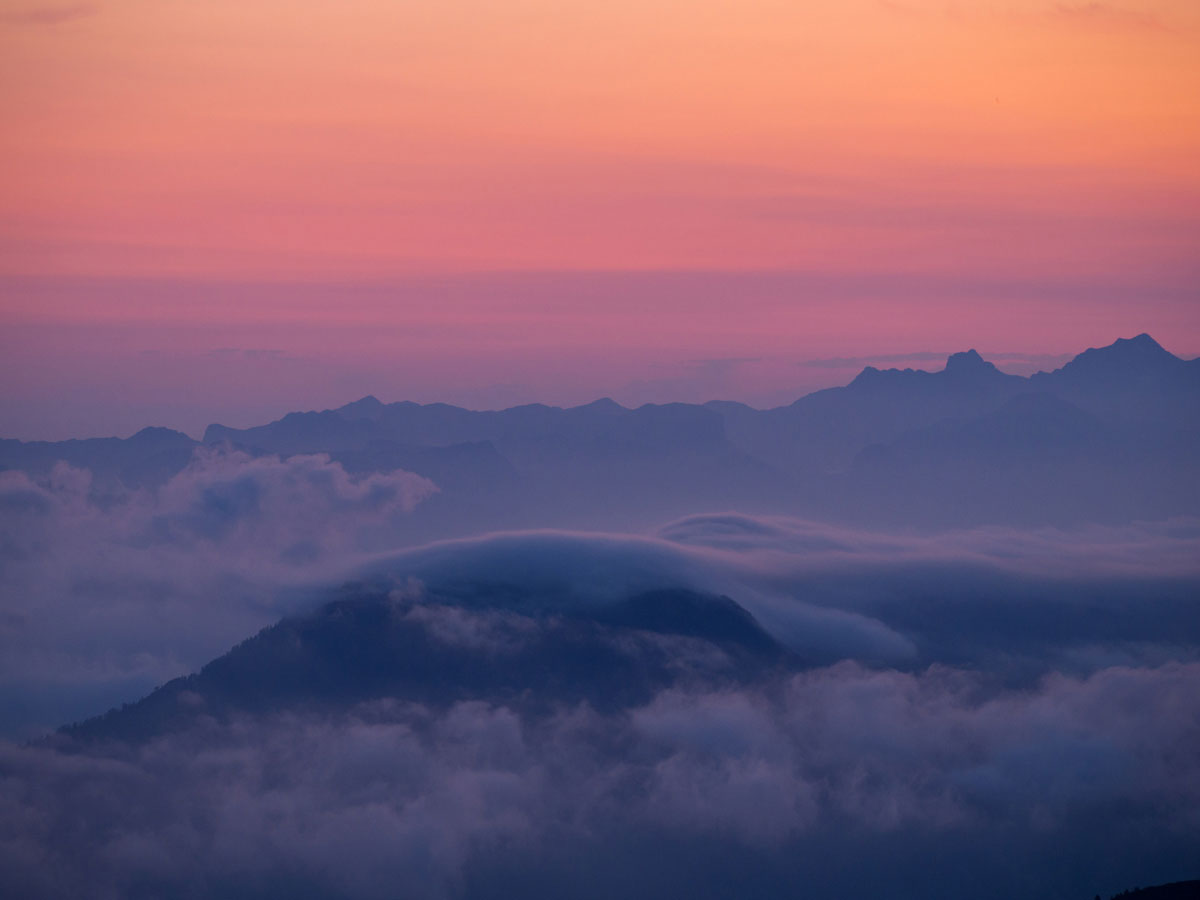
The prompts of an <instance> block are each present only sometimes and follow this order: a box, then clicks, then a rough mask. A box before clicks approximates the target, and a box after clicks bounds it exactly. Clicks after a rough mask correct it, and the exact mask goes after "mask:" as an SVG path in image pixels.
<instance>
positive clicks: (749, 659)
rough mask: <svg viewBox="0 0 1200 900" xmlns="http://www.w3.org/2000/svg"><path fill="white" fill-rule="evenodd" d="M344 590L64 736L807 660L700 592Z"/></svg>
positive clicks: (593, 691) (666, 679) (539, 698)
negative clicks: (613, 599) (607, 600)
mask: <svg viewBox="0 0 1200 900" xmlns="http://www.w3.org/2000/svg"><path fill="white" fill-rule="evenodd" d="M342 593H343V594H344V596H342V597H340V598H339V599H337V600H334V601H332V602H329V603H327V604H325V605H324V606H322V607H321V608H319V609H318V610H316V611H315V612H313V613H310V614H308V615H302V616H293V617H289V618H285V619H283V620H282V621H280V622H279V623H277V624H276V625H273V626H271V627H269V628H266V629H264V630H263V631H261V632H259V633H258V634H257V635H256V636H254V637H252V638H250V639H248V640H246V641H243V642H242V643H241V644H239V645H238V646H237V647H235V648H234V649H233V650H231V651H229V652H228V653H226V654H225V655H223V656H221V657H219V658H217V659H215V660H213V661H212V662H210V663H209V664H208V665H206V666H204V667H203V668H202V669H201V670H200V671H199V672H197V673H196V674H194V675H189V676H187V677H185V678H178V679H175V680H174V681H171V682H169V683H167V684H165V685H163V686H162V687H160V688H158V689H157V690H155V691H154V692H153V693H151V694H150V695H149V696H147V697H146V698H144V699H143V700H140V701H138V702H136V703H133V704H128V705H126V706H124V707H122V708H120V709H116V710H113V711H111V712H109V713H107V714H105V715H103V716H100V717H98V718H95V719H90V720H88V721H86V722H82V723H79V724H76V725H72V726H68V727H67V728H64V729H63V730H62V732H61V734H60V736H59V738H58V741H59V742H60V743H61V742H63V741H65V742H66V744H65V745H64V746H67V747H70V746H71V744H72V743H73V742H77V743H84V744H86V743H91V742H95V741H104V740H123V741H127V740H143V739H148V738H150V737H153V736H156V735H160V734H165V733H168V732H172V731H178V730H186V729H188V728H191V727H194V726H196V725H198V724H202V723H203V722H204V721H207V720H210V719H214V718H215V719H216V720H218V721H225V720H228V719H229V718H230V717H232V716H235V715H239V714H241V715H261V714H273V713H280V712H287V711H293V712H295V711H318V712H320V711H326V712H337V711H339V710H345V709H348V708H351V707H353V706H354V705H356V704H360V703H364V702H368V701H374V700H380V699H384V698H388V699H391V700H396V701H401V702H412V703H420V704H424V705H426V706H429V707H431V708H446V707H448V706H450V705H453V704H454V703H457V702H460V701H466V700H486V701H488V702H491V703H497V704H503V705H507V706H509V707H512V708H514V709H521V710H523V711H525V712H529V713H531V714H537V713H538V712H539V711H550V710H552V709H554V708H557V707H560V706H562V705H575V704H578V703H580V702H586V703H588V704H590V705H591V706H592V707H593V708H595V709H598V710H602V711H614V710H618V709H624V708H631V707H635V706H638V705H641V704H644V703H646V702H648V701H649V700H650V699H651V698H652V697H653V696H655V695H656V694H657V693H658V692H660V691H662V690H663V689H665V688H669V687H673V686H677V685H678V686H687V687H692V688H696V687H707V688H721V687H727V686H734V685H739V684H748V683H751V682H754V681H758V680H760V679H762V678H764V677H766V676H768V675H769V674H771V673H772V672H775V671H777V670H781V669H786V668H789V667H796V666H797V665H798V663H799V660H798V658H797V657H795V656H794V655H793V654H791V653H790V652H789V651H786V650H785V649H784V648H782V647H781V646H780V645H779V644H778V643H777V642H776V641H775V640H774V639H773V638H772V637H770V636H769V635H768V634H767V633H766V632H765V631H764V630H763V629H762V627H761V626H760V625H759V624H758V622H757V621H756V620H755V619H754V617H753V616H752V615H751V614H750V613H749V612H747V611H746V610H745V609H743V608H742V607H741V606H739V605H738V604H737V603H735V602H734V601H733V600H731V599H729V598H728V597H722V596H717V595H709V594H701V593H697V592H695V591H690V590H683V589H676V590H658V591H652V592H648V593H640V594H634V595H633V596H630V597H627V598H626V599H624V600H622V601H620V602H618V603H615V604H611V605H608V606H605V607H601V608H599V609H591V610H574V611H571V612H569V613H563V612H550V611H546V610H541V611H539V610H537V609H536V605H535V608H529V607H528V606H527V605H526V606H524V607H523V605H522V604H521V602H520V600H519V598H517V599H514V597H513V596H512V595H511V593H507V592H506V593H503V594H500V595H495V596H490V595H487V594H485V595H482V596H481V595H479V594H475V593H470V592H468V593H460V594H455V593H454V592H440V593H437V594H432V595H428V596H424V597H421V598H420V599H417V600H412V599H405V598H399V599H397V598H396V596H395V595H394V594H393V593H390V592H385V591H382V590H379V589H376V588H372V587H370V586H367V585H357V586H353V587H349V588H346V589H343V592H342ZM516 610H523V611H521V612H517V611H516Z"/></svg>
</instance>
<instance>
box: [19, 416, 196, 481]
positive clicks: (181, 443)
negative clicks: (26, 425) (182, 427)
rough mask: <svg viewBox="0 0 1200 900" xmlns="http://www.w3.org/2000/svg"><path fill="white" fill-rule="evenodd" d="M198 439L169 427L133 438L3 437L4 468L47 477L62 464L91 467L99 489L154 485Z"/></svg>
mask: <svg viewBox="0 0 1200 900" xmlns="http://www.w3.org/2000/svg"><path fill="white" fill-rule="evenodd" d="M196 446H197V445H196V442H195V441H193V440H192V439H191V438H190V437H188V436H187V435H186V434H183V433H182V432H179V431H172V430H171V429H169V428H153V427H152V428H143V429H142V430H141V431H139V432H138V433H137V434H135V435H133V436H132V437H129V438H126V439H124V440H122V439H121V438H89V439H86V440H69V441H28V442H26V441H15V440H0V469H20V470H22V471H24V472H28V473H29V474H31V475H38V476H43V475H46V474H47V473H49V472H50V470H51V469H53V468H54V466H55V464H56V463H58V462H65V463H68V464H69V465H72V466H75V467H76V468H81V469H88V470H90V471H91V473H92V476H93V479H94V481H95V482H96V484H97V486H98V487H101V488H104V489H109V488H112V487H114V486H116V485H119V484H124V485H125V486H127V487H131V488H138V487H155V486H158V485H160V484H162V483H164V482H165V481H167V480H168V479H169V478H170V477H171V476H172V475H174V474H175V473H177V472H179V471H180V470H181V469H183V468H184V466H186V465H187V464H188V462H189V461H190V460H191V458H192V453H193V452H194V450H195V448H196Z"/></svg>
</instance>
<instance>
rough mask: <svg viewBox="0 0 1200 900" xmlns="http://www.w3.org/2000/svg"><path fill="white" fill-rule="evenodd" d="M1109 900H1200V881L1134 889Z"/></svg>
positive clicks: (1176, 882) (1113, 896)
mask: <svg viewBox="0 0 1200 900" xmlns="http://www.w3.org/2000/svg"><path fill="white" fill-rule="evenodd" d="M1096 896H1097V897H1099V896H1100V895H1099V894H1097V895H1096ZM1109 900H1200V881H1173V882H1171V883H1170V884H1160V885H1156V886H1155V887H1146V888H1140V887H1139V888H1133V889H1131V890H1125V891H1121V893H1119V894H1113V895H1112V896H1111V897H1110V898H1109Z"/></svg>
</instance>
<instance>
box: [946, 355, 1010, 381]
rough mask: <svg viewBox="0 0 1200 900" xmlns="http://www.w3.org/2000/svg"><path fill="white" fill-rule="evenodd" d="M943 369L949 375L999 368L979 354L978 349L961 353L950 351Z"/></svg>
mask: <svg viewBox="0 0 1200 900" xmlns="http://www.w3.org/2000/svg"><path fill="white" fill-rule="evenodd" d="M945 371H946V372H947V373H948V374H950V375H964V374H972V375H974V374H981V373H984V372H987V373H991V372H996V371H999V370H998V369H997V368H996V367H995V366H994V365H992V364H991V363H990V362H988V361H987V360H986V359H984V358H983V357H982V356H980V355H979V351H978V350H967V351H964V352H963V353H952V354H951V355H950V357H949V359H947V360H946V368H945Z"/></svg>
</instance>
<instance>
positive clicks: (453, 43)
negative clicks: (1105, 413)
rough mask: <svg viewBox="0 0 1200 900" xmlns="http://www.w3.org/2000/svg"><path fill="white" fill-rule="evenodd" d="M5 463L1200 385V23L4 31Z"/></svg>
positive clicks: (1059, 20) (828, 6)
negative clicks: (370, 426)
mask: <svg viewBox="0 0 1200 900" xmlns="http://www.w3.org/2000/svg"><path fill="white" fill-rule="evenodd" d="M0 116H2V118H3V122H4V127H3V129H2V130H0V298H2V300H0V302H2V307H0V310H2V319H0V326H2V331H0V356H2V359H0V437H20V438H51V439H57V438H64V437H70V436H91V435H99V434H113V433H116V434H128V433H130V432H132V431H133V430H136V429H137V428H138V427H141V426H143V425H149V424H162V425H169V426H172V427H177V428H181V429H184V430H187V431H189V432H191V433H193V434H195V433H198V431H199V430H200V429H201V428H202V427H203V426H204V424H206V423H207V422H209V421H223V422H225V423H227V424H231V425H244V424H251V423H255V422H259V421H262V420H264V419H265V418H270V417H274V416H277V415H279V414H282V413H283V412H285V411H287V410H289V409H298V408H300V409H303V408H321V407H324V406H331V405H338V404H341V403H344V402H347V401H349V400H352V399H355V398H357V397H359V396H362V395H363V394H366V393H374V394H376V395H377V396H379V397H380V399H382V400H385V401H390V400H398V399H412V400H419V401H431V400H445V401H450V402H458V403H463V404H465V405H471V406H476V407H495V406H506V405H511V404H514V403H518V402H528V401H533V400H540V401H544V402H551V403H573V402H586V401H588V400H591V399H595V398H596V397H598V396H602V395H610V396H613V397H615V398H616V399H617V400H619V401H622V402H625V403H638V402H643V401H663V400H671V399H678V400H690V401H694V400H706V399H713V398H718V397H720V398H728V399H741V400H746V401H749V402H752V403H755V404H758V405H769V404H777V403H782V402H788V401H790V400H792V399H794V398H795V397H796V396H799V395H800V394H802V393H805V392H807V391H809V390H813V389H815V388H818V387H823V386H827V385H830V384H838V383H844V382H845V381H846V380H848V378H849V377H852V375H853V374H854V373H855V372H856V371H857V370H858V369H859V368H861V366H862V365H864V364H866V363H867V362H871V361H874V362H875V364H883V365H914V366H920V367H927V368H940V365H941V361H940V360H939V359H938V357H939V355H941V354H945V353H949V352H952V351H956V350H962V349H966V348H967V347H977V348H978V349H979V350H980V351H981V352H983V353H984V355H985V356H988V357H989V358H992V359H993V360H995V361H996V362H997V363H998V364H999V365H1001V367H1002V368H1007V369H1008V370H1010V371H1018V372H1029V371H1033V370H1036V369H1038V368H1053V367H1055V366H1057V365H1059V364H1061V361H1062V359H1063V357H1064V354H1067V355H1069V354H1073V353H1075V352H1078V351H1080V350H1082V349H1084V348H1085V347H1087V346H1095V345H1102V344H1108V343H1111V342H1112V341H1113V340H1114V339H1115V338H1117V337H1121V336H1126V337H1128V336H1131V335H1134V334H1137V333H1139V332H1143V331H1148V332H1150V333H1151V334H1153V335H1154V336H1155V337H1156V338H1158V339H1159V341H1160V342H1162V343H1163V344H1164V345H1165V346H1166V347H1167V348H1168V349H1169V350H1171V351H1172V352H1175V353H1178V354H1180V355H1183V356H1194V355H1196V354H1197V353H1200V3H1197V2H1195V0H1116V2H1113V3H1107V2H1054V0H978V2H965V0H964V2H954V0H804V2H799V0H736V2H734V0H688V2H678V0H637V2H633V0H606V2H603V3H601V2H597V0H504V2H499V0H438V2H432V0H422V2H413V0H340V2H336V3H335V2H331V0H324V2H315V0H203V2H194V0H114V2H103V0H98V2H95V3H71V2H63V3H39V2H38V0H30V2H20V0H0Z"/></svg>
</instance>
